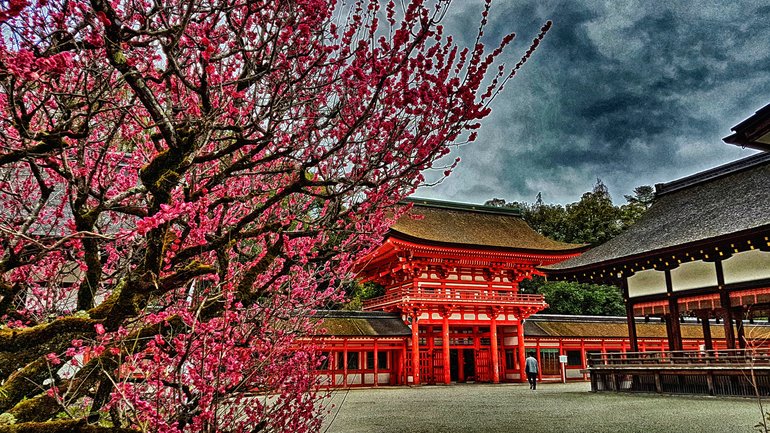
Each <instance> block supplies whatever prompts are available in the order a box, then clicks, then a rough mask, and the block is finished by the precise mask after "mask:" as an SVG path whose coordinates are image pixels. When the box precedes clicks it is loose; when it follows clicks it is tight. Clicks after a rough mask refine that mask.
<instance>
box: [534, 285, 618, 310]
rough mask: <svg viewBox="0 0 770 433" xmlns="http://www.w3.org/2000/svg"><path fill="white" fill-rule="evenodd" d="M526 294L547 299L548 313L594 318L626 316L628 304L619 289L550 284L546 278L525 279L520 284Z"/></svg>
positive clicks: (601, 286)
mask: <svg viewBox="0 0 770 433" xmlns="http://www.w3.org/2000/svg"><path fill="white" fill-rule="evenodd" d="M519 288H520V290H521V291H522V293H533V294H536V293H539V294H542V295H543V296H544V297H545V302H547V303H548V308H547V309H546V310H544V311H543V313H546V314H573V315H591V316H622V315H624V314H625V312H626V310H625V305H624V304H623V296H622V295H621V293H620V289H618V288H617V287H615V286H606V285H599V284H585V283H573V282H567V281H558V282H548V281H545V279H544V278H543V277H534V278H532V279H531V280H524V281H522V282H521V284H520V285H519Z"/></svg>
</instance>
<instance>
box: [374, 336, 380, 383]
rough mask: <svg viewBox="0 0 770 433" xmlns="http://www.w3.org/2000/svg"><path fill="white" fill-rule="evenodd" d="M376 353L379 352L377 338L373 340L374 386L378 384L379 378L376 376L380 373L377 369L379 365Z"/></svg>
mask: <svg viewBox="0 0 770 433" xmlns="http://www.w3.org/2000/svg"><path fill="white" fill-rule="evenodd" d="M378 355H379V353H378V352H377V340H374V386H377V385H378V384H379V383H378V382H379V378H378V377H377V376H379V375H380V374H379V373H380V369H379V366H378V365H377V364H378V362H377V361H378V360H379V359H378V358H379V356H378Z"/></svg>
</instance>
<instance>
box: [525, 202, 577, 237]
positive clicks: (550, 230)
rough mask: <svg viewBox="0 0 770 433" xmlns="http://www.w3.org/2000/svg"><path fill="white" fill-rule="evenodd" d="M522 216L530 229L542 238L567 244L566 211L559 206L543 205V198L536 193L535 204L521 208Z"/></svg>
mask: <svg viewBox="0 0 770 433" xmlns="http://www.w3.org/2000/svg"><path fill="white" fill-rule="evenodd" d="M523 209H524V210H523V212H522V216H523V218H524V221H526V222H527V224H529V226H530V227H532V228H533V229H535V230H536V231H537V232H538V233H540V234H542V235H543V236H547V237H549V238H551V239H554V240H557V241H562V242H569V240H568V236H569V235H568V227H567V210H566V209H565V208H564V206H562V205H559V204H545V203H543V196H542V195H541V194H540V193H538V194H537V199H536V200H535V203H534V204H532V205H526V204H525V206H523Z"/></svg>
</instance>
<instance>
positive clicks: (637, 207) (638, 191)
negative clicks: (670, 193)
mask: <svg viewBox="0 0 770 433" xmlns="http://www.w3.org/2000/svg"><path fill="white" fill-rule="evenodd" d="M623 197H624V198H625V199H626V204H624V205H623V206H621V207H620V219H621V221H622V223H623V227H628V226H630V225H631V224H633V223H635V222H636V221H638V220H639V218H641V217H642V215H644V213H645V212H647V209H649V208H650V206H652V203H653V202H654V201H655V189H654V188H653V187H651V186H649V185H642V186H637V187H636V188H634V194H633V195H624V196H623Z"/></svg>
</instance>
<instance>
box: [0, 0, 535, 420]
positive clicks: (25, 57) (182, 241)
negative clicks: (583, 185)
mask: <svg viewBox="0 0 770 433" xmlns="http://www.w3.org/2000/svg"><path fill="white" fill-rule="evenodd" d="M30 1H36V3H30V2H29V1H28V0H6V1H5V2H3V3H2V8H3V10H2V11H0V232H1V234H0V316H2V318H3V326H2V328H0V413H2V415H0V431H16V432H27V431H30V432H31V431H59V432H64V431H89V432H97V431H116V432H117V431H152V432H181V431H196V432H197V431H207V432H214V431H233V432H235V431H238V432H241V431H243V432H256V431H292V432H295V431H296V432H301V431H312V430H317V429H318V427H319V423H320V421H319V416H318V415H319V413H318V409H317V405H316V400H317V396H318V394H317V391H316V390H317V388H316V384H315V382H314V377H313V374H312V373H313V368H314V367H315V366H316V365H317V363H318V362H319V359H317V356H316V353H315V351H314V350H313V347H312V346H309V347H306V346H303V345H302V344H300V343H299V342H298V337H302V336H308V335H311V334H312V332H313V328H314V326H315V325H314V324H313V323H312V322H311V321H310V320H309V317H310V316H311V315H312V312H313V310H314V309H317V308H319V307H323V306H324V305H325V304H327V303H328V302H329V301H330V300H335V299H336V298H337V297H338V296H339V291H338V287H339V283H340V282H343V281H345V280H347V279H349V278H351V275H350V272H351V265H352V264H353V263H354V262H355V260H356V259H357V258H358V257H360V255H361V254H362V253H365V252H366V250H367V248H370V247H371V246H372V244H373V242H374V241H376V240H377V239H379V238H380V237H381V236H382V234H383V233H384V230H385V229H386V228H387V227H388V222H389V220H388V217H387V216H388V215H392V212H393V210H394V206H395V204H396V203H397V202H398V201H399V200H400V199H401V198H403V197H404V196H406V195H408V194H409V193H411V192H412V191H414V189H415V188H416V187H417V186H419V185H420V184H421V183H423V182H424V179H423V175H422V174H421V173H422V172H423V171H424V170H426V169H429V168H434V169H435V168H436V167H433V164H434V162H435V160H436V159H437V158H439V157H441V156H443V155H445V154H446V153H447V152H448V151H449V148H450V146H451V145H453V144H456V143H460V142H464V141H473V139H474V138H475V130H476V129H477V128H478V127H479V121H480V119H482V118H483V117H484V116H486V115H487V114H488V112H489V102H490V101H491V100H492V99H493V98H494V97H495V96H496V95H497V94H498V92H499V90H500V89H501V88H502V87H503V85H504V84H505V82H506V81H507V80H508V79H510V78H511V77H512V76H513V75H514V74H515V73H516V71H517V70H518V69H519V68H520V67H521V66H522V64H523V63H524V62H525V61H526V60H527V59H528V58H529V57H530V55H531V54H532V52H533V51H534V49H535V47H536V46H537V45H538V43H539V41H540V39H541V38H542V37H543V35H544V34H545V32H546V31H547V29H548V26H549V24H546V26H545V27H544V28H543V29H542V32H541V34H539V35H538V36H537V38H536V39H535V40H534V42H533V43H532V45H531V47H530V49H529V50H528V51H526V52H525V53H524V54H523V56H522V58H521V61H520V62H519V63H518V64H516V65H514V66H510V67H508V68H506V67H505V66H502V65H499V66H498V64H497V61H496V59H497V57H498V56H499V55H500V53H501V51H502V49H503V48H504V47H505V46H506V45H508V44H509V43H510V42H511V40H512V39H513V35H509V36H507V37H505V38H504V39H503V40H502V41H501V43H500V45H499V46H497V47H494V48H493V50H491V51H489V50H487V49H485V47H484V45H483V44H481V43H479V42H478V41H479V40H480V39H481V36H482V35H483V28H484V24H485V23H486V19H487V14H488V12H489V4H488V2H487V4H486V6H485V9H484V12H483V17H482V18H481V23H482V25H481V27H480V28H479V35H478V36H479V38H478V39H477V44H476V45H475V46H473V47H470V48H469V49H463V48H459V47H458V46H456V44H455V43H453V41H452V38H451V36H446V35H445V34H444V33H443V29H442V27H441V26H440V24H439V20H440V18H441V16H442V15H443V14H444V13H445V11H446V8H447V7H448V6H449V5H448V3H449V1H444V0H434V1H432V2H426V1H424V0H411V1H407V2H405V3H406V4H405V5H402V3H403V2H399V4H398V6H397V5H396V4H395V2H394V1H390V2H389V3H387V4H385V3H382V2H380V1H378V0H362V1H359V2H356V3H354V4H352V5H347V6H345V5H338V4H337V2H336V1H335V0H249V1H238V0H204V1H201V0H169V1H164V2H158V1H150V0H90V1H89V0H30ZM451 168H452V167H447V170H448V171H449V170H451ZM447 174H448V173H447Z"/></svg>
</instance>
